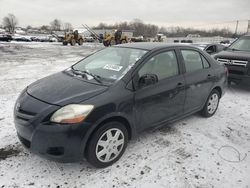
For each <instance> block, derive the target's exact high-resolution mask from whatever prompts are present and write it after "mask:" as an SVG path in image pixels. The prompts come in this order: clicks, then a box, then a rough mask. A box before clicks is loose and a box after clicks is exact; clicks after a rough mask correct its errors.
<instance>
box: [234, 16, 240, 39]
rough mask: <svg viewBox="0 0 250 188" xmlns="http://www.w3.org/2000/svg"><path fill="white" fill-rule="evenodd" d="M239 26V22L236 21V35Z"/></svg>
mask: <svg viewBox="0 0 250 188" xmlns="http://www.w3.org/2000/svg"><path fill="white" fill-rule="evenodd" d="M238 25H239V20H237V21H236V28H235V33H234V34H235V35H237V33H238Z"/></svg>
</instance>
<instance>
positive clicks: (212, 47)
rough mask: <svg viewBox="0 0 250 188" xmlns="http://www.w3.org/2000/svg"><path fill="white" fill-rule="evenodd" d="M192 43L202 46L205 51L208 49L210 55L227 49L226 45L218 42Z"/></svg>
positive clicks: (198, 46)
mask: <svg viewBox="0 0 250 188" xmlns="http://www.w3.org/2000/svg"><path fill="white" fill-rule="evenodd" d="M192 45H193V46H196V47H197V48H200V49H201V50H203V51H206V52H207V53H208V54H210V55H212V54H215V53H219V52H220V51H222V50H224V49H225V46H224V45H222V44H216V43H193V44H192Z"/></svg>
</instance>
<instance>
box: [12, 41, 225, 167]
mask: <svg viewBox="0 0 250 188" xmlns="http://www.w3.org/2000/svg"><path fill="white" fill-rule="evenodd" d="M226 73H227V70H226V68H225V66H224V65H220V64H219V63H218V62H217V61H215V60H214V59H213V58H212V57H211V56H210V55H208V54H207V53H204V52H203V51H201V50H199V49H197V48H195V47H193V46H189V45H173V44H164V43H147V42H142V43H129V44H123V45H118V46H114V47H109V48H105V49H103V50H101V51H98V52H96V53H94V54H93V55H90V56H88V57H86V58H85V59H83V60H81V61H79V62H78V63H76V64H75V65H73V66H72V67H70V68H69V69H67V70H64V71H62V72H59V73H56V74H54V75H51V76H49V77H46V78H43V79H41V80H38V81H37V82H35V83H33V84H31V85H30V86H28V87H27V88H26V89H24V90H23V92H22V93H21V94H20V96H19V97H18V99H17V101H16V104H15V108H14V121H15V126H16V130H17V134H18V137H19V139H20V141H21V143H22V144H23V145H24V146H25V147H27V148H29V149H30V150H31V151H32V152H34V153H36V154H38V155H41V156H43V157H46V158H48V159H51V160H56V161H61V162H73V161H78V160H81V159H82V158H83V157H86V158H87V160H88V161H89V162H90V163H91V164H92V165H94V166H96V167H106V166H109V165H111V164H113V163H114V162H116V161H117V160H119V158H120V157H121V156H122V154H123V153H124V151H125V149H126V146H127V142H128V140H130V139H131V138H134V137H135V136H136V135H138V134H139V133H140V132H142V131H143V130H146V129H149V128H153V127H154V128H155V127H159V126H163V125H166V123H168V122H172V121H176V120H179V119H181V118H183V117H186V116H187V115H190V114H193V113H196V112H201V114H202V115H203V116H204V117H211V116H213V115H214V114H215V112H216V110H217V108H218V105H219V101H220V98H221V97H222V96H223V94H224V92H225V88H226V86H227V74H226Z"/></svg>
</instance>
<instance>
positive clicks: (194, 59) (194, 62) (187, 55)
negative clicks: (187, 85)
mask: <svg viewBox="0 0 250 188" xmlns="http://www.w3.org/2000/svg"><path fill="white" fill-rule="evenodd" d="M181 53H182V56H183V59H184V63H185V67H186V72H193V71H196V70H199V69H203V63H202V60H201V56H200V53H199V52H196V51H193V50H181Z"/></svg>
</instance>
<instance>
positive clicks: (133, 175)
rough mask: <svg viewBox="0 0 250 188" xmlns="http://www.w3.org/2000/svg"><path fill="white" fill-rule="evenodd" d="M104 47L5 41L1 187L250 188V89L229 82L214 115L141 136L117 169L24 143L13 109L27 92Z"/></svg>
mask: <svg viewBox="0 0 250 188" xmlns="http://www.w3.org/2000/svg"><path fill="white" fill-rule="evenodd" d="M101 48H102V45H100V44H84V45H83V46H74V47H71V46H62V45H61V44H59V43H14V42H13V43H0V187H71V188H72V187H87V188H91V187H111V188H113V187H141V188H151V187H159V188H161V187H162V188H163V187H175V188H182V187H185V188H186V187H190V188H191V187H202V188H207V187H209V188H210V187H219V188H222V187H226V188H234V187H235V188H236V187H237V188H241V187H250V179H249V174H250V90H247V89H245V88H242V87H239V86H234V85H233V86H230V88H229V89H228V91H227V93H226V94H225V96H224V97H223V98H222V100H221V103H220V106H219V109H218V112H217V113H216V114H215V116H214V117H212V118H209V119H205V118H202V117H201V116H199V114H195V115H193V116H190V117H188V118H185V119H183V120H181V121H178V122H176V123H174V124H170V125H166V126H164V127H162V128H160V129H156V130H150V131H146V132H144V133H142V134H141V135H140V136H139V138H137V139H135V140H132V141H130V142H129V145H128V148H127V151H126V152H125V154H124V155H123V157H122V158H121V159H120V160H119V161H118V162H117V163H115V164H114V165H113V166H111V167H108V168H105V169H95V168H93V167H92V166H90V165H89V164H88V163H87V162H86V161H84V160H83V161H81V162H80V163H73V164H62V163H56V162H52V161H48V160H46V159H43V158H40V157H38V156H36V155H33V154H32V153H30V152H29V151H27V150H25V149H24V148H23V147H22V146H21V144H20V143H19V141H18V139H17V136H16V132H15V127H14V123H13V115H12V111H13V106H14V103H15V100H16V98H17V96H18V94H19V93H20V92H21V90H22V89H23V88H24V87H25V86H27V85H29V84H30V83H32V82H34V81H36V80H37V79H39V78H42V77H45V76H47V75H50V74H52V73H55V72H58V71H61V70H63V69H65V68H67V67H69V66H70V65H72V64H73V63H75V62H76V61H78V60H80V59H81V58H83V57H84V56H86V55H88V54H90V53H92V52H94V51H96V50H98V49H101Z"/></svg>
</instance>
